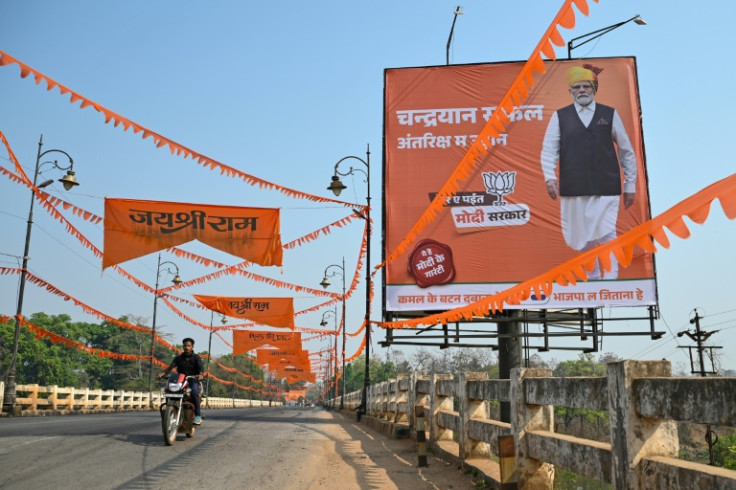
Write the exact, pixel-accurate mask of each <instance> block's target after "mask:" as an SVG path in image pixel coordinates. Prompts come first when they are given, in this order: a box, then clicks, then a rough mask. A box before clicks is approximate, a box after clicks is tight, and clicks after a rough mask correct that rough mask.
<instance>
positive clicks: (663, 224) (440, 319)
mask: <svg viewBox="0 0 736 490" xmlns="http://www.w3.org/2000/svg"><path fill="white" fill-rule="evenodd" d="M716 199H718V201H719V202H720V205H721V208H722V209H723V212H724V214H725V215H726V217H727V218H728V219H731V220H733V219H736V174H732V175H731V176H729V177H726V178H725V179H722V180H719V181H718V182H716V183H714V184H711V185H709V186H708V187H706V188H704V189H702V190H700V191H699V192H697V193H695V194H693V195H692V196H690V197H688V198H687V199H684V200H682V201H680V202H679V203H677V204H675V205H674V206H672V207H671V208H669V209H668V210H666V211H665V212H663V213H661V214H660V215H658V216H657V217H655V218H652V219H650V220H649V221H645V222H644V223H642V224H640V225H638V226H635V227H634V228H632V229H631V230H629V231H627V232H626V233H624V234H622V235H621V236H619V237H617V238H615V239H614V240H612V241H610V242H607V243H605V244H603V245H599V246H598V247H595V248H593V249H591V250H589V251H587V252H585V253H582V254H580V255H577V256H575V257H573V258H572V259H570V260H568V261H567V262H564V263H562V264H560V265H558V266H556V267H553V268H552V269H550V270H548V271H547V272H545V273H543V274H540V275H539V276H536V277H534V278H531V279H528V280H526V281H524V282H522V283H520V284H518V285H516V286H514V287H511V288H509V289H507V290H505V291H502V292H500V293H496V294H493V295H489V296H487V297H485V298H483V299H481V300H479V301H476V302H475V303H472V304H470V305H466V306H464V307H460V308H455V309H453V310H449V311H446V312H443V313H439V314H435V315H430V316H426V317H422V318H416V319H411V320H405V321H401V322H384V323H380V326H381V327H383V328H406V327H416V326H419V325H432V324H437V323H442V324H443V325H445V324H447V323H449V322H454V321H459V320H472V319H473V318H474V317H477V316H483V315H485V314H487V313H488V311H491V312H494V313H495V312H499V311H503V306H504V304H508V305H518V304H520V303H521V302H522V301H524V300H526V299H528V298H529V297H530V296H531V294H532V292H534V294H536V295H537V297H538V298H539V297H541V295H542V294H544V295H545V296H547V297H549V296H550V295H551V294H552V288H553V284H554V283H557V284H559V285H561V286H567V285H568V284H572V285H575V284H577V281H587V272H586V271H591V270H593V268H594V267H595V262H596V260H598V261H599V262H600V266H601V268H602V269H603V270H605V271H610V270H611V254H613V255H614V257H615V258H616V260H617V261H618V262H619V264H620V265H621V266H622V267H628V266H629V265H630V264H631V261H632V259H633V257H634V250H635V248H636V247H639V248H641V249H642V250H644V251H645V252H651V253H656V252H657V251H658V250H657V246H656V245H657V244H659V245H661V246H662V247H664V248H669V247H670V240H669V238H668V237H667V233H666V232H665V229H667V230H669V231H670V232H671V233H672V234H674V235H675V236H677V237H679V238H681V239H686V238H688V237H689V236H690V230H689V228H688V226H687V224H686V223H685V220H684V219H683V218H684V217H685V216H687V217H688V218H689V219H690V220H691V221H692V222H694V223H696V224H699V225H702V224H703V223H705V221H706V220H707V219H708V215H709V213H710V205H711V203H712V202H713V201H714V200H716Z"/></svg>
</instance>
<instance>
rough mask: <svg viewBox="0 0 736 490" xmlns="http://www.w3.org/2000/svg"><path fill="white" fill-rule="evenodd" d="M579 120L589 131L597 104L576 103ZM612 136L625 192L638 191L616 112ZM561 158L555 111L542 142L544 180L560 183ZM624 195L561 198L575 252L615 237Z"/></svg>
mask: <svg viewBox="0 0 736 490" xmlns="http://www.w3.org/2000/svg"><path fill="white" fill-rule="evenodd" d="M575 109H576V110H577V113H578V117H580V120H581V121H582V123H583V125H585V127H586V128H587V127H588V126H589V125H590V122H591V120H592V119H593V114H594V113H595V102H591V103H590V104H589V105H588V106H582V105H580V104H578V103H577V102H576V103H575ZM611 135H612V137H613V142H614V143H615V144H616V149H617V150H618V159H619V162H620V164H621V168H622V169H623V172H624V185H623V191H624V192H625V193H634V192H636V155H635V154H634V149H633V148H632V147H631V141H629V137H628V135H627V134H626V129H624V124H623V122H622V121H621V117H620V116H619V115H618V113H617V112H616V111H615V110H614V112H613V125H612V131H611ZM559 158H560V121H559V119H558V116H557V112H556V111H555V113H554V114H552V117H550V120H549V125H548V126H547V131H546V133H545V134H544V141H543V143H542V154H541V160H542V172H543V173H544V180H545V181H547V180H550V179H554V180H557V175H556V174H555V170H556V168H557V162H558V160H559ZM620 200H621V196H560V217H561V219H562V235H563V236H564V237H565V242H567V245H568V246H569V247H570V248H572V249H573V250H582V249H583V248H584V247H585V245H586V244H588V243H589V242H593V241H598V240H600V239H601V238H602V237H605V236H609V237H610V236H612V235H613V236H615V234H616V220H617V218H618V207H619V202H620Z"/></svg>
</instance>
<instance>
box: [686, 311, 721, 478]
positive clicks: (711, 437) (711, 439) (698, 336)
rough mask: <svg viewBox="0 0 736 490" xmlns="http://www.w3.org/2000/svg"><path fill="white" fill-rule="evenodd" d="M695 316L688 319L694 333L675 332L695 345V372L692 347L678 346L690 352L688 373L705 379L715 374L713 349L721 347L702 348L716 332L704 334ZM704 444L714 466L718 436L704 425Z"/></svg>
mask: <svg viewBox="0 0 736 490" xmlns="http://www.w3.org/2000/svg"><path fill="white" fill-rule="evenodd" d="M693 311H695V316H694V317H693V318H691V319H690V324H691V325H692V324H694V325H695V332H691V331H690V330H683V331H682V332H677V336H678V337H682V336H683V335H687V336H688V337H689V338H690V339H691V340H692V341H693V342H695V344H696V345H697V347H696V349H697V352H698V365H699V367H700V369H698V370H695V364H694V359H693V347H692V346H678V347H680V348H683V349H684V348H687V349H688V351H689V352H690V372H691V373H692V374H699V375H700V376H701V377H706V376H707V375H709V374H717V373H716V370H715V366H714V364H713V349H721V348H722V347H721V346H720V345H713V346H710V345H709V346H704V345H703V342H705V341H706V340H708V337H710V336H711V335H713V334H714V333H716V332H718V330H712V331H710V332H706V331H704V330H701V329H700V319H701V318H703V317H702V316H700V315H698V309H697V308H696V309H695V310H693ZM705 349H708V350H709V351H710V355H709V356H708V357H710V365H711V370H710V371H706V370H705V359H704V358H703V351H704V350H705ZM705 442H707V443H708V455H709V457H710V463H709V464H710V465H711V466H715V465H716V461H715V456H714V454H713V446H714V445H715V444H718V435H716V433H715V432H713V431H712V430H711V429H710V424H706V426H705Z"/></svg>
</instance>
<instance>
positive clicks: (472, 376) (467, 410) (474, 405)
mask: <svg viewBox="0 0 736 490" xmlns="http://www.w3.org/2000/svg"><path fill="white" fill-rule="evenodd" d="M481 379H488V374H487V373H459V374H458V391H457V396H458V401H459V405H460V406H459V414H460V434H459V435H458V447H459V449H460V459H461V460H462V461H465V460H466V459H469V458H470V457H471V456H488V455H490V446H489V445H488V444H487V443H485V442H481V441H476V440H473V439H471V438H470V423H469V422H470V419H482V418H485V416H486V403H487V402H486V401H485V400H472V399H470V397H469V396H468V382H469V381H477V380H481Z"/></svg>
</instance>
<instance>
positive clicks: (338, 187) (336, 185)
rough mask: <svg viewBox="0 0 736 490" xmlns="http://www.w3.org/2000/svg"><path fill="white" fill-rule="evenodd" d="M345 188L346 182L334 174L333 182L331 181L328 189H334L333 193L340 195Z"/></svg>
mask: <svg viewBox="0 0 736 490" xmlns="http://www.w3.org/2000/svg"><path fill="white" fill-rule="evenodd" d="M345 189H347V186H345V184H343V183H342V182H341V181H340V177H338V176H337V175H333V176H332V182H330V185H329V187H327V190H328V191H332V193H333V194H335V195H336V196H339V195H340V193H341V192H342V191H343V190H345Z"/></svg>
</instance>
